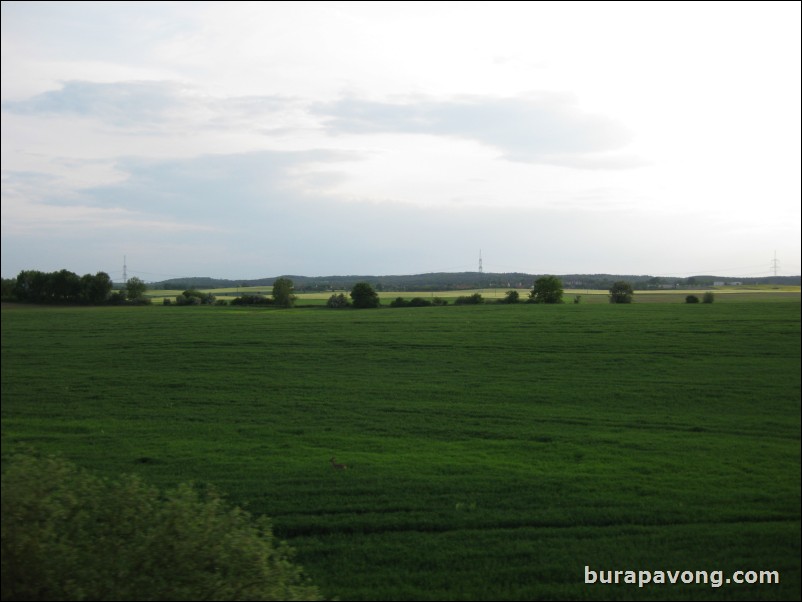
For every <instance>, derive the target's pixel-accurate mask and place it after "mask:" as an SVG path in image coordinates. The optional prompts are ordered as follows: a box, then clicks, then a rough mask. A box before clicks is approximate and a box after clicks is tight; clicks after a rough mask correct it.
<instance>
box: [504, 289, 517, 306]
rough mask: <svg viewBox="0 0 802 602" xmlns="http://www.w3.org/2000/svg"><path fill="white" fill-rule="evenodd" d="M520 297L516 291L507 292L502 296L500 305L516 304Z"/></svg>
mask: <svg viewBox="0 0 802 602" xmlns="http://www.w3.org/2000/svg"><path fill="white" fill-rule="evenodd" d="M520 298H521V295H520V294H519V293H518V291H507V293H506V294H505V295H504V298H503V299H502V300H501V302H502V303H518V302H519V301H520V300H521V299H520Z"/></svg>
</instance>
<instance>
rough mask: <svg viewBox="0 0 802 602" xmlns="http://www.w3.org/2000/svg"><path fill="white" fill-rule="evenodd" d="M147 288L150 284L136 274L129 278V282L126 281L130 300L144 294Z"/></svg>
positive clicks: (126, 294) (126, 291) (126, 290)
mask: <svg viewBox="0 0 802 602" xmlns="http://www.w3.org/2000/svg"><path fill="white" fill-rule="evenodd" d="M147 290H148V285H147V284H145V283H144V282H142V281H141V280H140V279H139V278H137V277H136V276H134V277H133V278H129V279H128V282H126V283H125V296H126V298H127V299H128V300H129V301H134V300H137V299H139V298H140V297H142V296H144V294H145V291H147Z"/></svg>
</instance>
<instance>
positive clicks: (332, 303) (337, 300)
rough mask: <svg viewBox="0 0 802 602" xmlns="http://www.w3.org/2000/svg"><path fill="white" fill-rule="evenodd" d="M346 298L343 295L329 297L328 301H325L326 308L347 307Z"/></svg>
mask: <svg viewBox="0 0 802 602" xmlns="http://www.w3.org/2000/svg"><path fill="white" fill-rule="evenodd" d="M348 305H349V303H348V297H346V296H345V295H344V294H343V293H339V294H334V295H332V296H331V297H329V300H328V301H326V307H328V308H330V309H342V308H344V307H348Z"/></svg>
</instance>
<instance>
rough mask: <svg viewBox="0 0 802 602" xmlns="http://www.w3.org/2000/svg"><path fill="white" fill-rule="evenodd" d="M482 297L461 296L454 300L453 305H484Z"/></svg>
mask: <svg viewBox="0 0 802 602" xmlns="http://www.w3.org/2000/svg"><path fill="white" fill-rule="evenodd" d="M484 302H485V300H484V297H482V295H481V294H480V293H474V294H473V295H462V296H461V297H457V298H456V299H455V300H454V305H481V304H482V303H484Z"/></svg>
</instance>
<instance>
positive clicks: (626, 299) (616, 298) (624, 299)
mask: <svg viewBox="0 0 802 602" xmlns="http://www.w3.org/2000/svg"><path fill="white" fill-rule="evenodd" d="M633 294H634V291H633V290H632V285H631V284H630V283H629V282H626V281H624V280H619V281H618V282H614V283H613V286H611V287H610V303H632V295H633Z"/></svg>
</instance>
